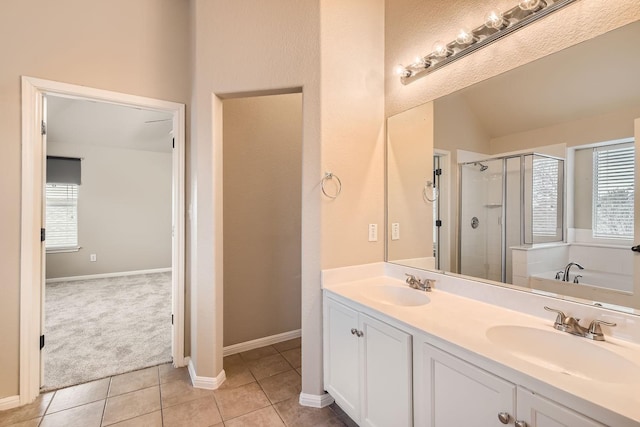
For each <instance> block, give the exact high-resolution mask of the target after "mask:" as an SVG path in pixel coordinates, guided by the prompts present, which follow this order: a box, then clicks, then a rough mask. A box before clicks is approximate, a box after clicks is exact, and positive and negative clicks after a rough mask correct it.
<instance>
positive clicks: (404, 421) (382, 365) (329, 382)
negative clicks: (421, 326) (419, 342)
mask: <svg viewBox="0 0 640 427" xmlns="http://www.w3.org/2000/svg"><path fill="white" fill-rule="evenodd" d="M411 379H412V340H411V335H410V334H408V333H406V332H403V331H401V330H399V329H396V328H394V327H393V326H390V325H389V324H387V323H384V322H381V321H379V320H377V319H375V318H373V317H371V316H369V315H367V314H364V313H361V312H359V311H357V310H355V309H353V308H351V307H349V306H347V305H345V304H342V303H340V302H338V301H336V300H334V299H332V298H330V297H328V296H326V294H325V298H324V385H325V389H326V391H327V392H328V393H329V394H330V395H331V396H332V397H333V398H334V399H335V400H336V403H338V405H339V406H340V407H341V408H342V409H343V410H344V411H345V412H346V413H347V414H348V415H349V416H350V417H351V418H352V419H353V420H354V421H356V422H357V423H358V425H360V426H370V427H374V426H375V427H403V426H412V425H413V410H412V408H413V405H412V384H411Z"/></svg>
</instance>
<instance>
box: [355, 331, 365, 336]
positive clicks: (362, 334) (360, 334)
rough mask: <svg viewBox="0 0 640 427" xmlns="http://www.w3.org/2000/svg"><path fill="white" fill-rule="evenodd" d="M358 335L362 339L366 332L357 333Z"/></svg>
mask: <svg viewBox="0 0 640 427" xmlns="http://www.w3.org/2000/svg"><path fill="white" fill-rule="evenodd" d="M356 335H357V336H358V337H359V338H361V337H362V336H364V332H362V331H357V332H356Z"/></svg>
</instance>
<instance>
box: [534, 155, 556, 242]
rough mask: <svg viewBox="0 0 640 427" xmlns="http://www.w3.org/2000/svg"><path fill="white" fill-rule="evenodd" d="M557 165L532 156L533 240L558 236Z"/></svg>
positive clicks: (548, 159)
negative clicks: (538, 237) (539, 237)
mask: <svg viewBox="0 0 640 427" xmlns="http://www.w3.org/2000/svg"><path fill="white" fill-rule="evenodd" d="M559 165H560V161H559V160H557V159H553V158H546V157H538V156H535V155H534V158H533V174H532V175H533V176H532V180H533V184H532V187H533V188H532V208H533V209H532V221H531V224H532V232H533V236H534V238H535V237H536V236H544V237H556V236H557V234H558V203H559V201H560V197H559V196H558V189H559V188H560V182H559V177H560V172H561V171H559Z"/></svg>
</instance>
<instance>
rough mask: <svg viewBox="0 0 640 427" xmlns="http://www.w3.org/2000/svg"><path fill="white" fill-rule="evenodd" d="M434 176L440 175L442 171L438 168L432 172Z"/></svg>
mask: <svg viewBox="0 0 640 427" xmlns="http://www.w3.org/2000/svg"><path fill="white" fill-rule="evenodd" d="M433 174H434V175H442V169H440V168H438V169H436V170H434V171H433Z"/></svg>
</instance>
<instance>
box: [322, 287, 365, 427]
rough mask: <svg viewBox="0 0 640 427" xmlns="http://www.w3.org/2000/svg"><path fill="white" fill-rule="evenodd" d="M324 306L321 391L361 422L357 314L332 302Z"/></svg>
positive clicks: (327, 302) (327, 300)
mask: <svg viewBox="0 0 640 427" xmlns="http://www.w3.org/2000/svg"><path fill="white" fill-rule="evenodd" d="M324 301H325V304H324V387H325V390H326V391H327V392H328V393H329V394H330V395H331V397H333V398H334V399H335V401H336V403H337V404H338V405H339V406H340V407H341V408H342V409H343V410H344V411H345V412H346V413H347V415H349V416H350V417H351V419H353V420H354V421H356V422H358V420H360V405H359V399H360V389H359V387H360V374H359V372H360V366H359V363H358V358H359V354H358V353H359V346H360V339H359V338H358V335H356V334H352V333H351V329H355V330H357V328H358V312H356V311H355V310H352V309H350V308H348V307H347V306H345V305H342V304H340V303H338V302H336V301H334V300H332V299H329V298H325V300H324Z"/></svg>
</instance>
